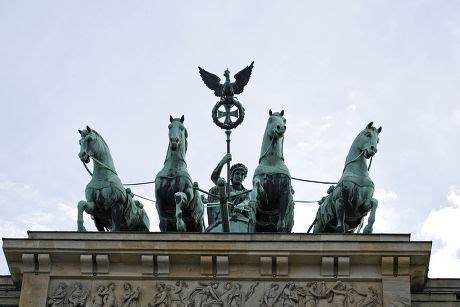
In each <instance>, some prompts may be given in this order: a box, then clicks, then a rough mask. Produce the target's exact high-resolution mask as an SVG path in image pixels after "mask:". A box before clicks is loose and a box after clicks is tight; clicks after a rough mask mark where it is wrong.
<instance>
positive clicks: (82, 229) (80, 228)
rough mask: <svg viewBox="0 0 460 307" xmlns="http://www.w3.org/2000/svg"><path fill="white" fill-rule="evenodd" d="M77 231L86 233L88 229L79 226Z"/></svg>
mask: <svg viewBox="0 0 460 307" xmlns="http://www.w3.org/2000/svg"><path fill="white" fill-rule="evenodd" d="M77 231H78V232H86V228H85V226H78V229H77Z"/></svg>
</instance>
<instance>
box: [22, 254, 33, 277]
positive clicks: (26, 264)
mask: <svg viewBox="0 0 460 307" xmlns="http://www.w3.org/2000/svg"><path fill="white" fill-rule="evenodd" d="M22 271H23V272H24V273H28V272H35V255H34V254H22Z"/></svg>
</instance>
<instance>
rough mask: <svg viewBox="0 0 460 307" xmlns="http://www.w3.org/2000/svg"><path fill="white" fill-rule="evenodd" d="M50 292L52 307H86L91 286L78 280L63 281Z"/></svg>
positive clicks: (49, 301) (49, 299) (48, 302)
mask: <svg viewBox="0 0 460 307" xmlns="http://www.w3.org/2000/svg"><path fill="white" fill-rule="evenodd" d="M50 292H51V294H50V295H49V296H48V300H47V305H48V306H50V307H64V306H65V307H67V306H68V307H84V306H86V301H87V300H88V297H89V295H90V290H89V287H88V286H87V285H83V284H82V283H81V282H78V281H76V282H68V283H67V282H64V281H61V282H59V283H58V284H57V286H56V287H54V288H53V287H52V288H51V289H50Z"/></svg>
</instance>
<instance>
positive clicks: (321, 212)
mask: <svg viewBox="0 0 460 307" xmlns="http://www.w3.org/2000/svg"><path fill="white" fill-rule="evenodd" d="M372 124H373V123H372V122H371V123H369V124H368V125H367V126H366V128H365V129H364V130H363V131H361V132H360V133H359V134H358V136H357V137H356V138H355V140H354V141H353V144H352V145H351V148H350V151H349V152H348V155H347V158H346V161H345V166H344V170H343V174H342V177H341V178H340V180H339V182H338V184H337V185H336V186H331V187H330V188H329V189H328V191H327V193H328V195H327V196H326V197H324V198H323V199H322V200H321V201H320V207H319V208H318V212H317V213H316V218H315V221H314V222H313V224H312V226H314V228H313V232H314V233H342V232H354V231H358V232H359V231H360V229H361V227H362V226H363V223H364V218H365V216H366V215H367V214H368V213H369V212H370V214H369V218H368V223H367V225H366V227H364V231H363V232H364V233H372V231H373V224H374V222H375V213H376V210H377V204H378V202H377V199H375V198H373V195H374V183H373V182H372V180H371V178H370V177H369V171H368V166H367V163H366V159H372V157H373V156H374V155H375V154H376V153H377V143H378V142H379V137H378V135H379V133H380V132H381V131H382V127H380V128H378V129H377V128H375V127H373V126H372ZM371 161H372V160H371ZM310 229H311V227H310ZM310 229H309V230H308V232H309V231H310Z"/></svg>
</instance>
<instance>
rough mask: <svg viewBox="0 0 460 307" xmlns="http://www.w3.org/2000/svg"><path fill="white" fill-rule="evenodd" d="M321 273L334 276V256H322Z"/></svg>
mask: <svg viewBox="0 0 460 307" xmlns="http://www.w3.org/2000/svg"><path fill="white" fill-rule="evenodd" d="M321 275H322V276H334V257H322V259H321Z"/></svg>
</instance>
